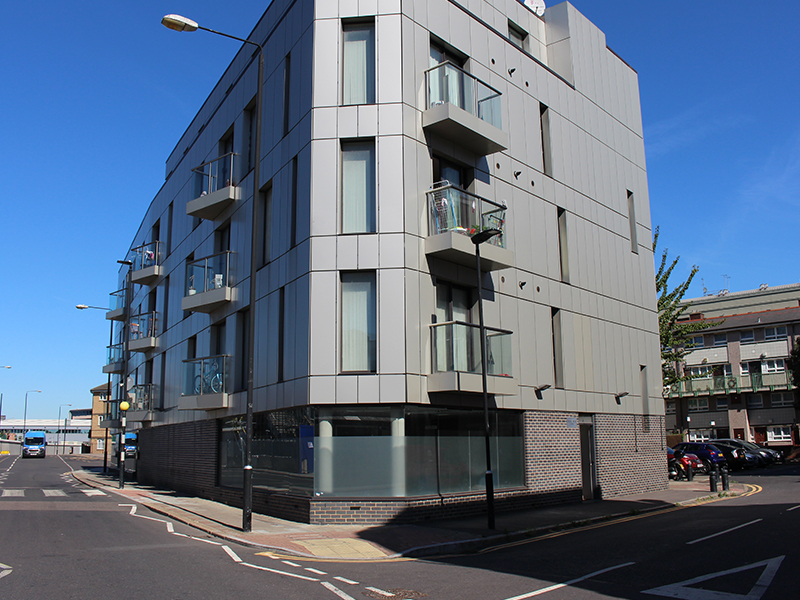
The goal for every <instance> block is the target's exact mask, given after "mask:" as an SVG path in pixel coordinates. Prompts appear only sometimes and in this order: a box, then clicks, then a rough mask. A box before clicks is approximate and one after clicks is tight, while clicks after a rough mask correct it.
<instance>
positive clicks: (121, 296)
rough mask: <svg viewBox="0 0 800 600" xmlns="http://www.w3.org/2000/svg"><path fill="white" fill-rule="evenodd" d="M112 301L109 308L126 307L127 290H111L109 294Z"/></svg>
mask: <svg viewBox="0 0 800 600" xmlns="http://www.w3.org/2000/svg"><path fill="white" fill-rule="evenodd" d="M109 296H110V297H111V298H110V302H109V310H119V309H120V308H125V290H124V289H121V290H117V291H116V292H111V293H110V294H109Z"/></svg>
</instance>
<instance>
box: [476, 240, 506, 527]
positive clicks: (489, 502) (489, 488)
mask: <svg viewBox="0 0 800 600" xmlns="http://www.w3.org/2000/svg"><path fill="white" fill-rule="evenodd" d="M500 233H501V232H500V230H499V229H484V230H483V231H480V232H478V233H476V234H474V235H473V236H472V238H471V239H472V243H473V244H475V268H476V269H477V271H478V327H479V334H480V336H481V384H482V386H483V423H484V437H485V440H486V512H487V519H488V525H489V529H494V476H493V474H492V449H491V439H490V435H491V426H490V424H489V391H488V382H487V379H486V326H485V324H484V322H483V282H482V279H483V277H482V275H483V274H482V272H481V244H483V243H484V242H486V241H488V240H490V239H491V238H493V237H494V236H496V235H499V234H500Z"/></svg>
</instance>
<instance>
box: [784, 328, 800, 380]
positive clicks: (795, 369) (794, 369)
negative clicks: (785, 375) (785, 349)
mask: <svg viewBox="0 0 800 600" xmlns="http://www.w3.org/2000/svg"><path fill="white" fill-rule="evenodd" d="M786 367H787V368H788V369H789V373H791V375H792V385H794V386H795V387H800V340H797V341H795V343H794V348H792V351H791V353H790V354H789V358H788V359H787V360H786Z"/></svg>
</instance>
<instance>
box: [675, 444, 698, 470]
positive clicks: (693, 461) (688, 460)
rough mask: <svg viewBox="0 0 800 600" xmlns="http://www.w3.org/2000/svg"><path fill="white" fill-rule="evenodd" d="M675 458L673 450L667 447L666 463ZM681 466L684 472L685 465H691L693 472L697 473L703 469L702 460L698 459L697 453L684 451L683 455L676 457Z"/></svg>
mask: <svg viewBox="0 0 800 600" xmlns="http://www.w3.org/2000/svg"><path fill="white" fill-rule="evenodd" d="M674 458H675V451H674V450H673V449H672V448H669V447H668V448H667V464H669V463H670V461H671V460H672V459H674ZM678 460H679V461H680V463H681V465H682V466H683V470H684V473H685V472H686V468H687V467H692V472H693V473H699V472H700V471H701V470H702V469H703V461H702V460H700V459H699V458H698V457H697V455H695V454H687V453H684V454H683V456H681V457H680V459H678Z"/></svg>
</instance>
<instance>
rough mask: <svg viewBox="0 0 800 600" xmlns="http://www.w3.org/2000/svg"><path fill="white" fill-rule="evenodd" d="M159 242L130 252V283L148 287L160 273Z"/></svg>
mask: <svg viewBox="0 0 800 600" xmlns="http://www.w3.org/2000/svg"><path fill="white" fill-rule="evenodd" d="M160 245H161V242H150V243H149V244H143V245H141V246H139V247H137V248H134V249H133V250H131V262H133V266H132V267H131V281H132V282H133V283H138V284H139V285H150V284H151V283H153V282H155V281H156V280H157V279H158V278H159V277H160V276H161V272H162V267H161V251H160Z"/></svg>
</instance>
